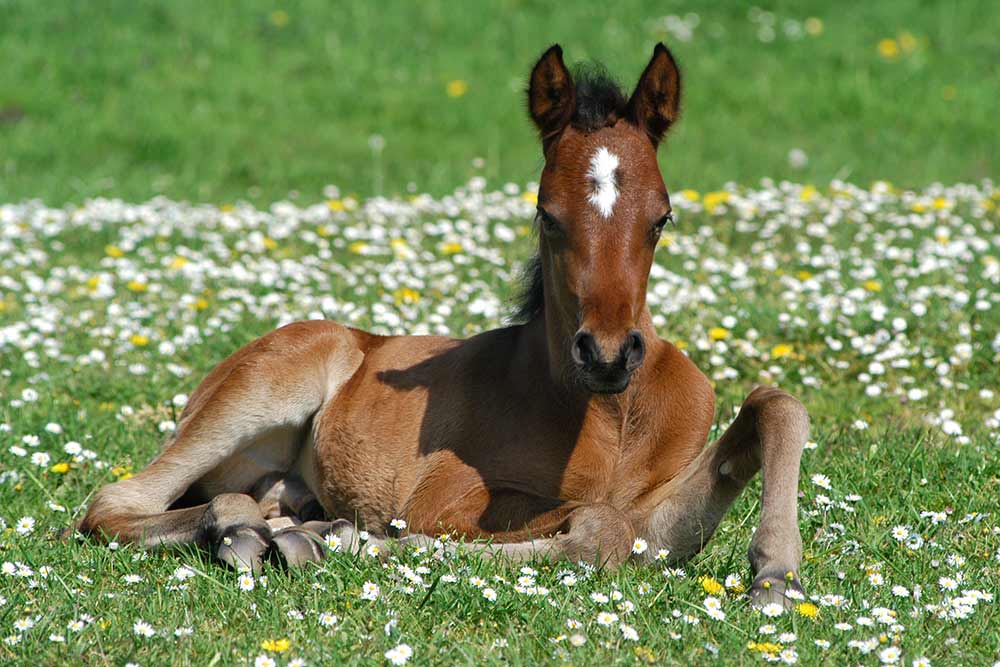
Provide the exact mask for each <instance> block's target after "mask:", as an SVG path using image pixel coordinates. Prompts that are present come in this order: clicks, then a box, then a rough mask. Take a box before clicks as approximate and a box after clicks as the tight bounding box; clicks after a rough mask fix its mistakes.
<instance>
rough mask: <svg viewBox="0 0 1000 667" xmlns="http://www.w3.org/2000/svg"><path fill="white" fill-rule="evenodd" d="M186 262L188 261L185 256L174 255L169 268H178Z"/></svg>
mask: <svg viewBox="0 0 1000 667" xmlns="http://www.w3.org/2000/svg"><path fill="white" fill-rule="evenodd" d="M187 263H188V260H187V258H186V257H180V256H177V257H174V259H173V261H171V262H170V268H171V269H180V268H183V267H184V265H186V264H187Z"/></svg>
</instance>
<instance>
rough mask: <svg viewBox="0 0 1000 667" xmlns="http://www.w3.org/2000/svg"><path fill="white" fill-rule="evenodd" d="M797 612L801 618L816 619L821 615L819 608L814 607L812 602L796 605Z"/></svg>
mask: <svg viewBox="0 0 1000 667" xmlns="http://www.w3.org/2000/svg"><path fill="white" fill-rule="evenodd" d="M795 611H796V612H797V613H798V614H799V616H805V617H806V618H816V616H818V615H819V607H817V606H816V605H814V604H813V603H812V602H800V603H798V604H797V605H795Z"/></svg>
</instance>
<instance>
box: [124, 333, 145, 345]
mask: <svg viewBox="0 0 1000 667" xmlns="http://www.w3.org/2000/svg"><path fill="white" fill-rule="evenodd" d="M128 340H129V342H130V343H132V344H133V345H135V346H136V347H144V346H146V345H149V336H143V335H142V334H133V335H132V336H131V337H130V338H129V339H128Z"/></svg>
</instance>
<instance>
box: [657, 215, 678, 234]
mask: <svg viewBox="0 0 1000 667" xmlns="http://www.w3.org/2000/svg"><path fill="white" fill-rule="evenodd" d="M668 222H669V223H670V224H673V222H674V216H673V215H671V214H670V213H667V214H666V215H665V216H663V217H662V218H660V219H659V220H657V221H656V223H655V224H654V225H653V232H655V233H656V234H659V233H660V232H662V231H663V228H664V227H665V226H666V225H667V223H668Z"/></svg>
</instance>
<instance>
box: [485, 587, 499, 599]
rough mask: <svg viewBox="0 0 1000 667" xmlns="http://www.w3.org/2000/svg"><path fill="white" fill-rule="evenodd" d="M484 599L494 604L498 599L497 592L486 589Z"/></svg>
mask: <svg viewBox="0 0 1000 667" xmlns="http://www.w3.org/2000/svg"><path fill="white" fill-rule="evenodd" d="M483 597H484V598H486V599H487V600H489V601H490V602H493V601H495V600H496V599H497V592H496V591H495V590H493V589H492V588H484V589H483Z"/></svg>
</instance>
